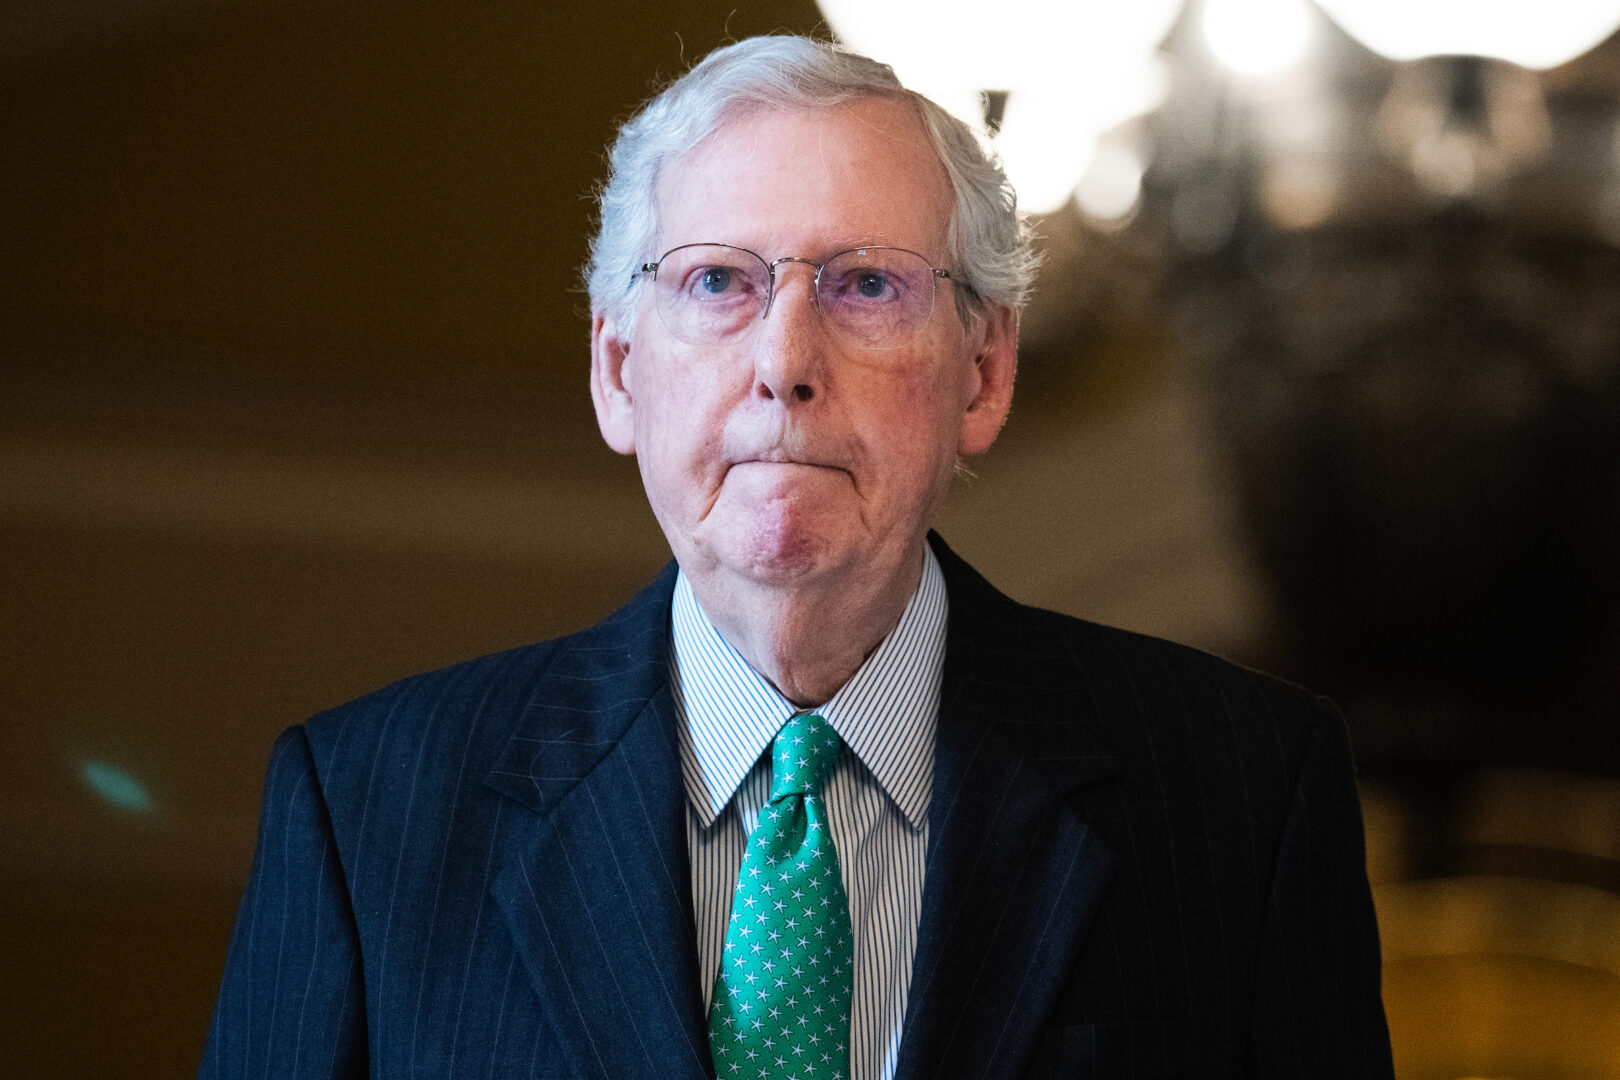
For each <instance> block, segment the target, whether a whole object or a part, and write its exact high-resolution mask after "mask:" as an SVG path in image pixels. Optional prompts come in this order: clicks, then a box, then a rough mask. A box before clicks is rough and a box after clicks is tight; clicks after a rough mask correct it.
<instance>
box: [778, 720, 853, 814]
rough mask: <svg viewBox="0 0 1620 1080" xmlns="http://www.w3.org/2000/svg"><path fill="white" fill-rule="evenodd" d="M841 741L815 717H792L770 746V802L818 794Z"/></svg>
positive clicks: (834, 760)
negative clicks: (782, 797) (771, 799)
mask: <svg viewBox="0 0 1620 1080" xmlns="http://www.w3.org/2000/svg"><path fill="white" fill-rule="evenodd" d="M842 745H843V740H842V739H840V738H839V737H838V732H836V731H834V730H833V728H832V725H831V724H829V723H827V721H826V720H824V719H822V718H821V717H819V716H817V715H816V714H815V713H805V714H804V715H803V716H795V717H793V718H792V719H791V720H789V721H788V722H787V723H786V724H783V725H782V730H781V731H779V732H777V733H776V741H775V742H773V743H772V744H771V798H773V799H776V798H780V797H781V796H783V795H804V794H808V793H810V792H817V793H819V792H820V791H821V785H822V784H824V783H826V782H827V776H828V774H830V773H831V772H832V767H833V765H834V763H836V762H837V761H838V748H839V747H840V746H842Z"/></svg>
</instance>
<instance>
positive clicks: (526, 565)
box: [0, 0, 1620, 1080]
mask: <svg viewBox="0 0 1620 1080" xmlns="http://www.w3.org/2000/svg"><path fill="white" fill-rule="evenodd" d="M863 9H875V10H863ZM877 16H883V18H877ZM1617 25H1620V2H1601V3H1595V4H1582V3H1578V2H1568V0H1566V2H1555V0H1542V2H1539V3H1536V4H1505V3H1504V4H1478V3H1474V4H1464V3H1461V2H1459V0H1404V2H1402V3H1400V4H1389V3H1384V2H1382V0H1333V2H1329V0H1318V3H1316V4H1309V3H1304V2H1302V0H1138V2H1136V3H1132V4H1102V3H1091V2H1085V3H1082V2H1078V0H1069V2H1066V3H1062V4H1059V3H1055V2H1052V3H1032V2H1030V0H998V2H997V3H996V4H993V5H984V4H977V3H973V4H970V3H967V2H964V0H936V2H934V3H932V4H928V5H923V4H920V3H901V2H899V0H896V2H893V3H889V4H871V3H865V4H855V3H851V2H850V0H836V2H834V0H826V2H824V3H823V4H821V5H820V6H819V7H818V6H816V5H815V4H814V3H812V2H811V0H779V2H772V3H749V2H747V0H734V4H723V5H711V4H704V3H698V2H695V0H664V2H661V3H658V4H651V3H636V2H632V0H597V2H595V3H592V4H589V5H580V6H577V7H575V6H567V7H565V6H562V5H556V6H554V7H547V6H545V5H541V4H536V3H533V2H532V0H493V2H490V3H480V4H477V5H456V6H451V5H431V4H400V3H386V2H376V3H368V4H363V5H329V4H325V3H315V2H311V0H234V2H229V3H202V2H198V0H13V2H12V3H11V4H9V5H7V7H6V8H5V9H4V10H3V11H0V147H3V148H4V150H3V153H4V157H5V166H4V168H3V169H0V221H3V223H4V224H3V225H0V618H3V621H0V626H3V627H4V629H5V637H4V640H3V648H0V717H3V724H4V726H3V728H0V964H3V965H4V975H3V978H0V1029H3V1030H4V1036H3V1039H0V1043H3V1049H0V1056H3V1059H4V1062H5V1064H4V1066H3V1071H5V1072H6V1073H7V1075H15V1076H29V1077H108V1076H117V1077H174V1076H182V1075H188V1074H189V1073H190V1072H191V1071H192V1070H193V1069H194V1067H195V1063H196V1061H197V1058H198V1055H199V1053H200V1050H201V1046H202V1040H203V1035H204V1031H205V1029H206V1025H207V1021H208V1017H209V1013H210V1010H211V1007H212V1001H213V995H214V991H215V987H216V983H217V980H218V977H219V973H220V971H221V968H222V965H223V961H224V953H225V947H226V943H227V940H228V938H229V933H230V927H231V922H232V919H233V917H234V912H235V906H236V901H237V898H238V896H239V893H240V890H241V887H242V885H243V883H244V881H245V878H246V874H247V869H248V863H249V859H250V857H251V852H252V846H253V840H254V828H255V822H256V820H257V815H258V799H259V792H260V785H261V779H262V775H263V768H264V764H265V760H266V756H267V753H268V750H269V747H270V743H271V741H272V739H273V738H274V736H275V734H276V732H278V731H279V730H280V729H281V728H282V727H284V726H286V725H287V724H290V723H295V722H297V721H299V720H301V719H303V718H304V717H305V716H307V715H308V714H310V713H312V712H314V711H316V710H319V709H322V708H325V707H327V706H330V705H333V704H336V703H338V702H340V701H343V700H346V699H348V698H350V697H353V696H355V695H357V694H360V693H363V692H365V691H367V690H370V689H372V688H374V687H376V686H378V685H381V684H383V683H386V682H389V681H391V680H393V679H395V678H398V677H401V676H403V675H406V674H409V673H411V672H415V671H418V670H422V669H425V668H429V667H434V666H440V665H444V664H448V663H451V662H454V661H456V660H459V659H462V658H465V657H469V656H472V655H476V654H479V653H483V652H488V651H491V650H495V649H500V648H505V647H508V646H512V645H516V644H519V643H522V642H525V641H530V640H534V639H537V638H541V637H546V636H551V635H554V634H558V633H563V632H566V631H570V630H574V629H577V628H579V627H582V626H584V625H587V624H589V623H590V622H592V621H594V620H596V619H597V618H599V617H600V616H602V615H604V614H606V613H607V612H608V611H610V610H612V609H613V608H614V607H616V606H617V605H618V604H619V603H620V602H621V601H622V600H623V599H625V598H626V597H627V596H628V595H629V594H630V593H631V592H632V591H633V590H634V589H635V588H636V587H637V586H638V585H640V584H641V583H643V582H644V581H645V580H647V579H648V578H649V577H651V576H652V575H653V574H654V573H655V572H656V571H657V569H658V568H659V567H660V566H661V565H662V563H663V562H664V561H665V560H666V559H667V558H668V550H667V548H666V547H665V545H664V542H663V539H662V537H661V536H660V534H659V533H658V531H657V528H656V526H655V523H654V522H653V519H652V517H651V515H650V513H649V512H648V511H647V509H646V508H645V505H644V503H643V500H642V497H641V492H640V486H639V482H638V479H637V476H636V472H635V467H634V463H633V462H632V461H630V460H628V459H620V458H616V457H615V456H614V455H612V454H611V453H610V452H609V451H608V450H607V449H606V448H605V447H604V446H602V445H601V443H600V440H599V438H598V436H597V434H596V431H595V425H594V421H593V419H592V415H591V409H590V405H589V401H588V397H587V392H586V371H587V362H588V356H587V320H586V314H585V311H586V300H585V298H584V296H583V293H582V292H581V291H580V288H579V286H578V284H577V269H578V267H579V266H580V265H581V263H582V262H583V260H584V258H585V254H586V239H587V236H588V234H589V231H590V227H591V226H590V219H591V204H590V194H591V191H592V185H593V184H594V183H595V182H596V181H597V180H598V179H599V178H600V177H601V174H602V150H603V148H604V146H605V145H606V143H607V141H608V140H609V139H610V138H611V137H612V135H613V132H614V129H615V126H616V123H617V122H618V121H620V120H622V119H624V118H625V117H627V116H628V115H629V114H630V112H631V111H633V109H634V108H635V107H636V105H637V104H638V103H639V102H640V101H641V100H642V99H643V98H644V97H645V96H646V95H647V94H648V93H649V92H651V91H652V90H653V89H655V88H656V86H657V85H658V84H660V83H661V82H662V81H664V80H667V79H669V78H671V77H673V76H674V75H676V74H678V73H680V72H681V71H683V70H684V69H685V68H686V67H687V66H688V65H689V64H690V63H691V62H692V61H693V60H695V59H696V58H698V57H700V56H701V55H703V54H704V53H705V52H707V51H708V50H709V49H711V48H713V47H714V46H716V45H718V44H720V43H722V42H724V41H726V40H728V39H730V38H734V37H741V36H745V35H749V34H754V33H759V32H767V31H772V30H791V31H799V32H816V33H820V34H823V35H830V34H833V33H835V32H836V33H837V34H838V35H839V36H840V37H842V38H843V39H844V40H846V41H848V42H850V43H851V44H853V45H855V46H856V47H859V48H862V49H864V50H866V51H869V52H871V53H873V54H874V55H877V56H879V57H880V58H882V59H885V60H888V61H890V62H891V63H893V64H894V65H895V66H896V68H897V70H898V71H899V72H900V74H901V76H902V77H903V78H905V79H906V80H907V81H908V82H909V83H910V84H912V85H914V86H915V87H917V88H918V89H922V90H925V91H927V92H930V93H932V94H933V95H935V96H937V97H938V98H939V99H940V100H941V101H943V102H945V103H947V104H949V105H950V106H951V107H952V108H954V109H957V110H959V111H960V112H961V113H962V115H964V116H965V117H967V118H968V119H969V120H970V121H971V122H973V123H975V124H977V125H979V126H981V127H982V128H983V129H984V130H985V131H986V132H987V134H989V135H991V136H993V138H994V140H995V143H996V145H997V146H998V148H999V149H1000V150H1001V152H1002V153H1003V155H1004V156H1005V159H1006V161H1007V164H1008V167H1009V170H1010V172H1011V173H1012V174H1013V176H1014V178H1015V180H1016V181H1017V183H1018V185H1019V188H1020V191H1021V193H1022V195H1023V197H1024V199H1025V201H1026V203H1027V205H1028V206H1029V208H1030V209H1031V210H1033V211H1036V212H1037V214H1038V219H1037V220H1038V228H1039V231H1040V233H1041V235H1042V248H1043V250H1044V253H1045V259H1046V267H1045V270H1044V272H1043V275H1042V277H1041V279H1040V283H1039V291H1038V294H1037V296H1036V298H1035V301H1034V303H1033V305H1032V306H1031V308H1030V310H1029V311H1028V313H1027V317H1026V319H1025V322H1024V350H1023V362H1022V370H1021V372H1020V388H1019V398H1018V401H1017V403H1016V406H1015V409H1014V415H1013V419H1012V421H1011V423H1010V425H1009V427H1008V429H1007V431H1006V433H1005V435H1004V438H1003V440H1002V442H1001V443H1000V444H999V445H998V446H997V447H996V449H995V450H994V451H993V452H992V453H991V454H989V455H988V456H987V457H985V458H984V459H982V460H981V461H978V462H977V463H975V465H974V471H975V473H976V474H977V476H976V478H974V479H972V480H970V481H967V482H964V483H962V484H960V485H959V487H958V490H957V491H956V492H955V493H954V494H953V497H952V501H951V505H950V506H949V508H948V510H947V512H946V515H945V520H944V521H943V522H942V524H941V530H942V532H943V533H944V535H945V536H946V537H947V539H949V540H950V542H951V543H952V544H953V545H954V546H955V547H956V548H957V550H958V551H960V552H961V553H962V554H964V555H965V556H966V557H967V558H968V559H970V560H971V561H973V562H974V563H975V564H976V565H977V566H978V567H979V568H980V569H981V570H982V571H984V572H985V573H986V574H987V576H988V577H990V579H991V580H992V581H994V582H996V583H997V584H998V585H1000V586H1001V587H1002V588H1003V589H1004V590H1005V591H1007V592H1009V593H1011V594H1012V595H1013V596H1015V597H1017V598H1018V599H1021V600H1023V601H1026V602H1029V603H1035V604H1040V605H1043V606H1047V607H1053V608H1057V609H1060V610H1062V611H1066V612H1070V613H1073V614H1076V615H1081V616H1084V617H1087V618H1092V619H1096V620H1098V621H1102V622H1108V623H1112V624H1115V625H1120V626H1125V627H1128V628H1131V629H1135V630H1141V631H1146V632H1149V633H1154V634H1159V635H1163V636H1166V637H1170V638H1173V639H1176V640H1180V641H1185V642H1188V643H1191V644H1194V645H1197V646H1200V647H1203V648H1206V649H1210V650H1213V651H1215V652H1218V653H1221V654H1223V655H1226V656H1229V657H1232V658H1234V659H1236V660H1239V661H1241V662H1243V663H1246V664H1249V665H1252V666H1256V667H1260V668H1263V669H1266V670H1271V671H1275V672H1277V673H1279V674H1282V675H1285V676H1287V677H1290V678H1294V679H1296V680H1299V681H1302V682H1305V683H1307V684H1309V685H1311V686H1313V687H1315V688H1318V689H1320V690H1323V691H1325V692H1328V693H1330V694H1332V695H1334V696H1335V697H1336V698H1337V699H1338V700H1339V701H1340V702H1341V703H1342V704H1343V706H1344V709H1345V712H1346V714H1347V717H1348V719H1349V723H1350V726H1351V729H1352V734H1353V737H1354V740H1355V744H1356V748H1357V751H1358V755H1359V757H1360V761H1361V768H1362V781H1363V797H1364V800H1365V808H1366V815H1367V825H1368V835H1369V868H1370V872H1371V874H1372V877H1373V880H1374V883H1375V892H1376V897H1377V902H1378V907H1379V916H1380V922H1381V925H1382V928H1383V933H1384V939H1385V963H1386V975H1385V1001H1386V1006H1387V1008H1388V1012H1389V1019H1390V1026H1391V1030H1392V1034H1393V1037H1394V1041H1395V1048H1396V1061H1397V1066H1398V1070H1399V1073H1400V1075H1401V1077H1402V1078H1403V1080H1425V1078H1436V1080H1441V1078H1448V1080H1449V1078H1462V1077H1491V1078H1509V1077H1511V1078H1554V1077H1558V1078H1563V1077H1571V1078H1573V1077H1580V1078H1607V1077H1620V737H1617V735H1616V731H1615V721H1616V719H1617V718H1620V560H1617V558H1616V552H1617V550H1620V38H1617V37H1616V36H1615V35H1614V31H1615V28H1616V26H1617Z"/></svg>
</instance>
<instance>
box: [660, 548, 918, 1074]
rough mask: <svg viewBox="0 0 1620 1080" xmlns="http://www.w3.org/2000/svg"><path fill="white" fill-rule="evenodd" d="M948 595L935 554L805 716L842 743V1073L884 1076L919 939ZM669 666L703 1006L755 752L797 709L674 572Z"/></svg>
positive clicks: (756, 781) (761, 765) (835, 807)
mask: <svg viewBox="0 0 1620 1080" xmlns="http://www.w3.org/2000/svg"><path fill="white" fill-rule="evenodd" d="M947 612H948V602H947V599H946V593H945V581H944V578H943V576H942V575H941V574H940V569H939V563H938V560H936V559H935V557H934V554H933V552H932V551H928V552H927V553H926V555H925V561H924V567H923V575H922V580H921V582H920V583H919V585H918V587H917V591H916V593H915V594H913V596H912V598H911V600H910V601H909V602H908V603H907V605H906V608H905V611H904V612H903V613H902V614H901V616H900V621H899V622H898V623H897V624H896V626H895V628H894V630H893V631H892V632H891V633H890V634H889V635H888V637H886V638H885V639H884V640H883V642H882V644H880V645H879V646H878V648H877V649H876V650H875V651H874V652H873V653H872V655H871V656H870V657H868V658H867V661H866V663H864V664H863V665H862V666H861V668H860V670H858V671H857V672H856V673H855V675H854V676H853V677H852V678H851V679H850V681H849V682H848V683H846V684H845V685H844V686H843V687H842V688H841V689H840V690H839V691H838V692H837V693H836V694H834V695H833V697H832V699H831V700H830V701H828V702H827V703H826V704H825V705H824V706H821V707H819V708H817V709H816V710H815V711H816V712H818V713H820V714H821V716H822V717H824V718H825V719H826V720H827V721H828V722H829V723H830V724H831V725H832V726H833V729H834V730H835V731H837V732H838V735H839V737H840V738H841V739H843V740H844V749H843V751H842V752H841V753H840V755H839V761H838V764H837V766H836V767H835V768H834V770H833V773H832V776H831V777H830V778H829V780H828V782H827V785H826V789H825V799H826V802H827V807H828V815H829V817H830V818H831V824H832V834H833V843H834V845H835V846H836V848H837V849H838V857H839V863H840V865H841V867H842V869H843V877H844V889H845V892H846V894H847V895H848V896H849V901H850V923H851V927H852V929H853V930H854V935H855V992H854V1001H853V1006H852V1010H851V1015H850V1051H851V1052H850V1073H851V1080H887V1078H889V1077H892V1076H893V1075H894V1068H895V1062H896V1057H897V1054H898V1051H899V1045H900V1031H901V1023H902V1021H903V1020H904V1018H905V1012H906V995H907V990H908V988H909V986H910V981H911V970H912V959H913V956H914V954H915V951H916V945H917V918H918V913H919V911H920V909H921V904H922V891H923V871H924V863H925V857H926V854H927V846H928V805H929V798H930V795H931V793H932V787H933V770H934V734H935V729H936V727H937V723H938V711H939V687H940V680H941V677H942V672H943V668H944V663H945V628H946V620H947ZM671 621H672V624H673V633H672V635H671V641H672V644H671V661H670V675H671V683H672V688H673V690H674V697H675V708H676V715H677V717H678V718H679V722H678V732H679V738H680V750H681V770H682V776H683V779H684V780H685V783H686V791H687V797H688V800H689V812H688V826H687V843H688V846H689V849H690V852H691V863H692V875H691V876H692V896H693V900H694V908H695V911H696V920H697V934H698V955H699V961H700V963H699V976H700V980H701V989H702V990H703V993H704V1007H705V1008H707V1007H708V1005H709V1002H710V997H711V996H712V993H713V986H714V978H715V973H716V972H717V971H718V969H719V965H720V952H721V949H722V947H723V945H724V943H725V933H726V923H727V919H728V918H729V916H730V913H731V897H732V891H733V889H734V888H735V886H736V882H737V871H738V867H740V866H741V864H742V859H743V852H744V849H745V848H746V846H747V841H748V836H749V835H750V834H751V833H752V832H753V830H754V826H755V824H756V823H757V822H758V819H759V812H760V808H761V807H763V806H764V804H765V802H766V800H767V798H768V797H769V794H770V782H771V772H770V766H769V762H768V759H765V758H764V757H763V756H762V755H764V754H765V751H767V750H768V749H769V747H770V743H771V740H772V739H773V738H775V736H776V732H777V730H778V729H779V728H780V727H781V726H782V724H783V723H784V722H785V721H786V720H787V718H788V717H789V716H791V715H793V714H794V713H795V712H798V711H800V710H797V709H795V708H794V706H793V705H792V704H791V703H789V702H788V701H787V699H785V698H783V697H782V695H781V694H779V693H778V692H777V690H776V688H775V687H773V686H772V685H771V684H770V683H769V682H768V681H767V680H765V679H764V678H763V677H761V676H760V675H759V673H758V672H756V671H755V670H754V669H753V668H751V667H750V666H749V665H748V662H747V661H745V660H744V659H743V658H742V657H741V656H739V655H738V654H737V652H736V650H734V649H732V648H731V646H730V645H728V644H727V643H726V641H725V639H723V638H722V637H721V636H720V634H719V633H718V632H717V631H716V630H715V629H714V627H713V625H712V624H710V623H709V621H708V619H707V618H706V617H705V616H704V615H703V612H702V609H701V608H699V606H698V604H697V600H696V598H695V597H694V596H693V595H692V588H691V585H690V583H688V582H687V580H686V578H685V577H684V576H682V577H680V578H679V579H677V581H676V583H675V597H674V602H673V604H672V611H671Z"/></svg>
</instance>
